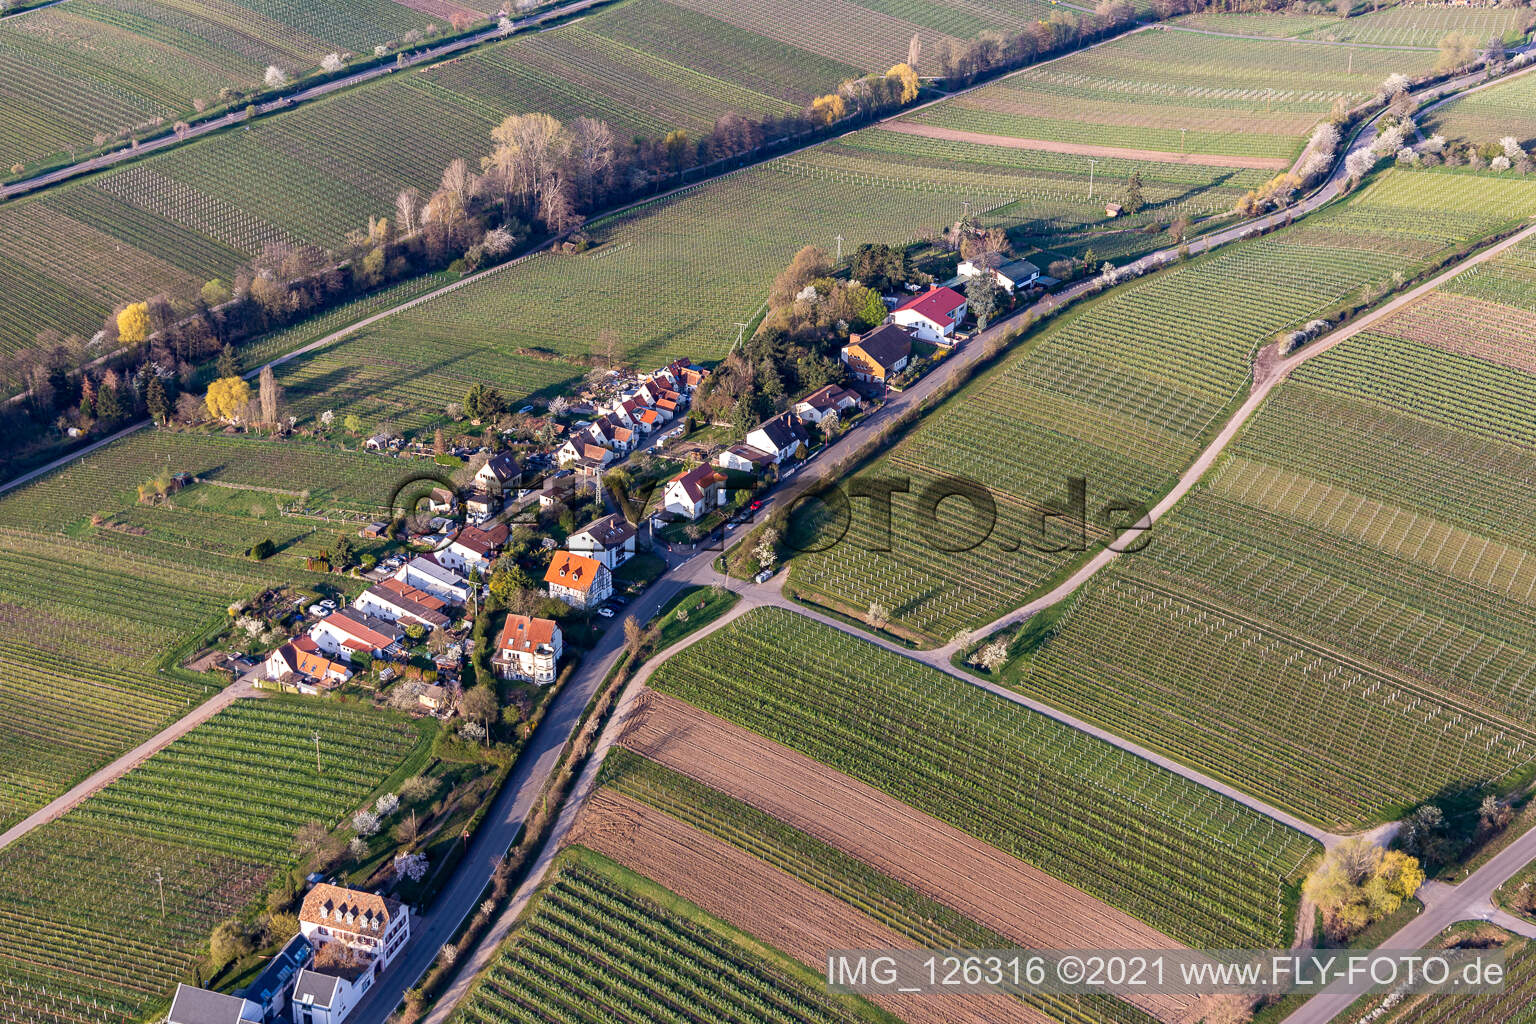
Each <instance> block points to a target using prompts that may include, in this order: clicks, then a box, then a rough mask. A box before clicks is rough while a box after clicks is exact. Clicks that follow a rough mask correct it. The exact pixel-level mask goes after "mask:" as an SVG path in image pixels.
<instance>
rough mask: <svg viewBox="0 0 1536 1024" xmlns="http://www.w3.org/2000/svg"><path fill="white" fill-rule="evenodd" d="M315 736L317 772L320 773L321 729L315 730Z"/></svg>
mask: <svg viewBox="0 0 1536 1024" xmlns="http://www.w3.org/2000/svg"><path fill="white" fill-rule="evenodd" d="M313 738H314V741H315V774H316V775H319V774H321V772H320V730H319V729H316V730H315V732H314V737H313Z"/></svg>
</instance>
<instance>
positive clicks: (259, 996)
mask: <svg viewBox="0 0 1536 1024" xmlns="http://www.w3.org/2000/svg"><path fill="white" fill-rule="evenodd" d="M313 955H314V950H313V949H311V948H310V945H309V940H308V939H306V938H304V936H302V935H295V936H294V937H293V938H291V939H289V940H288V945H286V946H284V947H283V948H282V950H281V951H280V952H279V953H278V954H277V955H276V956H274V957H273V958H272V959H271V960H268V961H267V966H265V967H263V968H262V969H261V973H260V974H258V975H256V980H255V981H253V982H251V983H250V984H249V985H247V986H246V987H245V994H246V996H247V997H248V998H250V999H252V1000H254V1001H255V1002H257V1003H261V1004H262V1005H266V1004H268V1003H270V1002H271V1001H272V999H273V997H274V996H276V995H277V993H278V992H280V991H283V990H285V989H287V987H288V984H289V981H290V980H291V979H292V978H293V976H294V974H295V973H296V972H297V971H298V969H299V968H300V967H303V966H304V965H305V964H307V963H309V958H310V957H311V956H313Z"/></svg>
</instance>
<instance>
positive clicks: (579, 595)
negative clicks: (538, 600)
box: [544, 551, 613, 608]
mask: <svg viewBox="0 0 1536 1024" xmlns="http://www.w3.org/2000/svg"><path fill="white" fill-rule="evenodd" d="M544 582H545V583H546V584H548V585H549V596H550V597H553V598H558V599H559V600H561V601H564V602H565V603H566V604H568V605H570V606H571V607H572V608H595V607H597V606H598V605H600V604H602V603H603V602H604V601H606V600H608V598H610V597H612V596H613V575H612V574H611V573H609V571H608V567H607V566H606V565H604V564H603V563H602V562H599V561H597V560H596V559H594V558H588V557H587V556H586V555H577V554H573V553H572V552H569V551H557V552H555V557H554V560H553V561H551V562H550V563H549V571H548V572H546V573H545V574H544Z"/></svg>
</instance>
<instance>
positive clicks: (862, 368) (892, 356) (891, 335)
mask: <svg viewBox="0 0 1536 1024" xmlns="http://www.w3.org/2000/svg"><path fill="white" fill-rule="evenodd" d="M915 336H916V332H915V331H913V330H912V329H911V328H907V327H901V326H899V325H897V324H886V325H885V326H883V327H877V328H875V329H874V330H873V331H870V332H869V333H868V334H852V335H849V337H848V344H846V345H844V346H843V351H842V359H843V364H844V365H845V366H847V367H848V370H849V372H851V373H852V374H853V375H854V377H856V378H857V379H859V380H862V381H869V382H871V383H874V384H884V383H885V382H886V381H888V380H890V379H891V378H892V377H894V376H896V374H898V373H900V372H901V371H902V370H905V369H906V368H907V361H908V360H909V359H911V358H912V339H913V338H914V337H915Z"/></svg>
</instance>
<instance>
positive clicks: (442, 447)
mask: <svg viewBox="0 0 1536 1024" xmlns="http://www.w3.org/2000/svg"><path fill="white" fill-rule="evenodd" d="M432 454H433V455H447V454H448V435H447V434H446V433H445V432H444V431H443V428H442V427H438V428H437V429H436V430H434V431H432Z"/></svg>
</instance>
